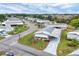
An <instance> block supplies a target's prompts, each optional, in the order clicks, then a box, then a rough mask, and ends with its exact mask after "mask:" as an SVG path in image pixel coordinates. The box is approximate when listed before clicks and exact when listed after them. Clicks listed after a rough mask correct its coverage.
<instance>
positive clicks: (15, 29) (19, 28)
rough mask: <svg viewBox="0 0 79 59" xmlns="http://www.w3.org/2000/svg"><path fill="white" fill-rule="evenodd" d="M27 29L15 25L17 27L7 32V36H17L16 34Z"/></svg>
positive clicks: (23, 26)
mask: <svg viewBox="0 0 79 59" xmlns="http://www.w3.org/2000/svg"><path fill="white" fill-rule="evenodd" d="M27 29H28V27H27V26H25V25H17V26H14V30H13V31H11V32H9V33H8V34H10V35H14V34H18V33H21V32H24V31H26V30H27Z"/></svg>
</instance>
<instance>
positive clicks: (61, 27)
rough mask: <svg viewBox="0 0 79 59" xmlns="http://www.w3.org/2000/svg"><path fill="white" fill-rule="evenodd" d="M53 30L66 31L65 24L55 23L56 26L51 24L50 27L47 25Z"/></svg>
mask: <svg viewBox="0 0 79 59" xmlns="http://www.w3.org/2000/svg"><path fill="white" fill-rule="evenodd" d="M47 26H50V27H53V28H59V29H66V28H67V27H68V25H67V24H65V23H57V24H52V25H47Z"/></svg>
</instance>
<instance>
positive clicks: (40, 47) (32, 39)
mask: <svg viewBox="0 0 79 59" xmlns="http://www.w3.org/2000/svg"><path fill="white" fill-rule="evenodd" d="M0 55H1V56H73V55H74V56H79V15H78V14H0Z"/></svg>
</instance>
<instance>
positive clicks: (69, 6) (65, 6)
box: [61, 4, 74, 9]
mask: <svg viewBox="0 0 79 59" xmlns="http://www.w3.org/2000/svg"><path fill="white" fill-rule="evenodd" d="M73 6H74V5H73V4H62V6H61V8H62V9H66V8H71V7H73Z"/></svg>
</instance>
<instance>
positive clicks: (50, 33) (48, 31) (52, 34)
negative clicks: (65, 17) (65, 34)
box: [34, 27, 58, 40]
mask: <svg viewBox="0 0 79 59" xmlns="http://www.w3.org/2000/svg"><path fill="white" fill-rule="evenodd" d="M57 31H58V30H57V29H55V28H53V27H46V28H44V29H42V30H39V31H37V32H36V33H35V35H34V38H35V39H36V40H51V39H52V38H57V37H58V36H57Z"/></svg>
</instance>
